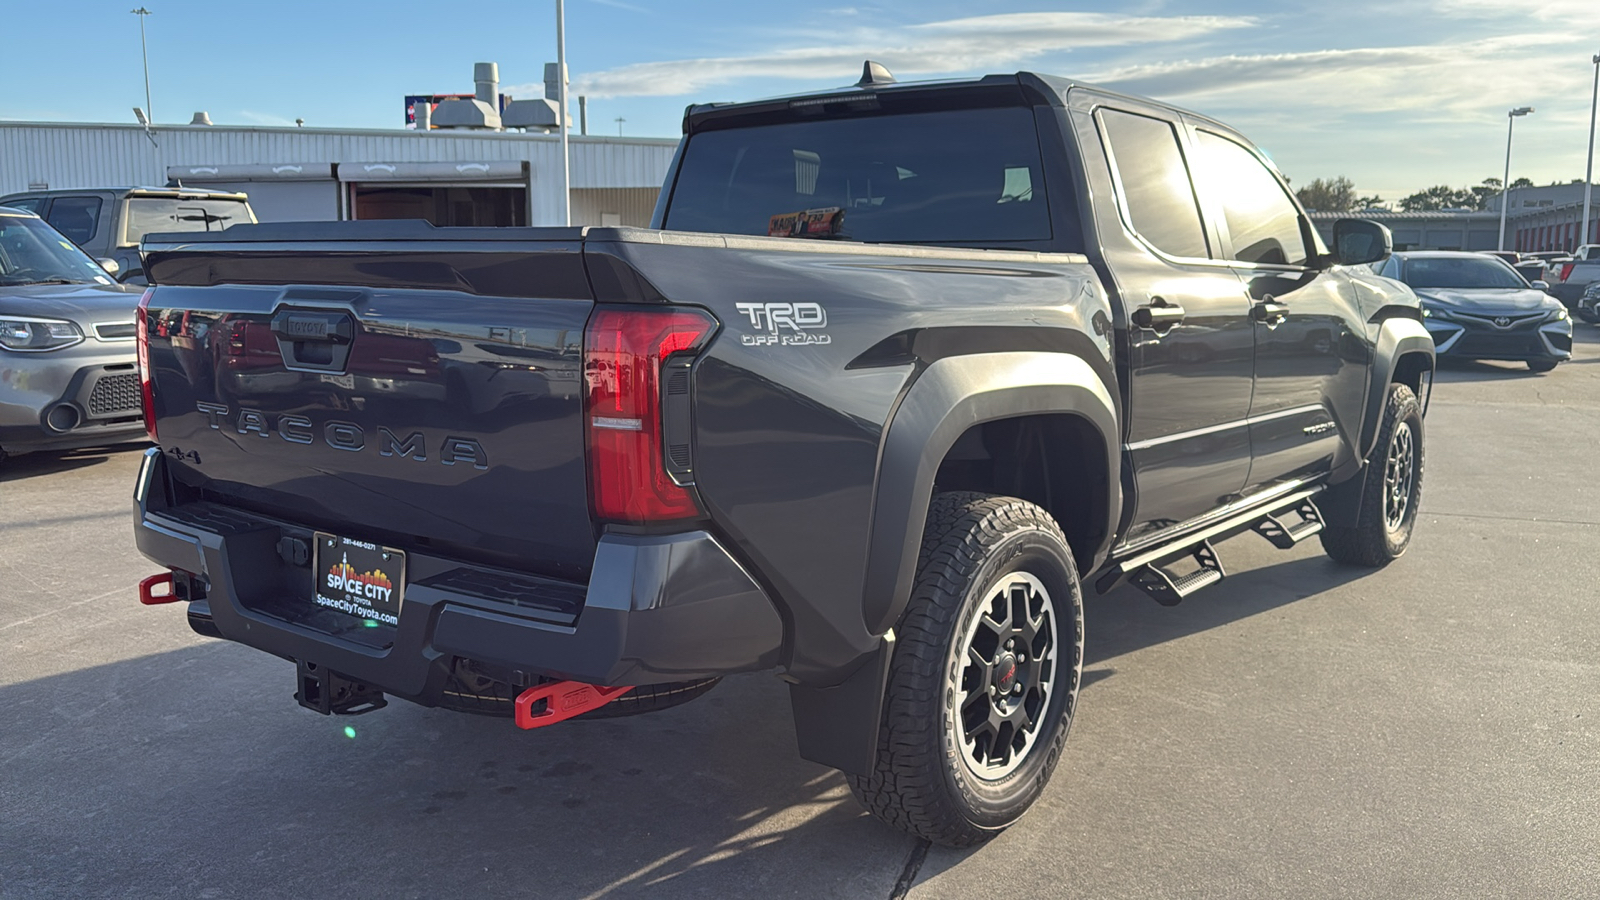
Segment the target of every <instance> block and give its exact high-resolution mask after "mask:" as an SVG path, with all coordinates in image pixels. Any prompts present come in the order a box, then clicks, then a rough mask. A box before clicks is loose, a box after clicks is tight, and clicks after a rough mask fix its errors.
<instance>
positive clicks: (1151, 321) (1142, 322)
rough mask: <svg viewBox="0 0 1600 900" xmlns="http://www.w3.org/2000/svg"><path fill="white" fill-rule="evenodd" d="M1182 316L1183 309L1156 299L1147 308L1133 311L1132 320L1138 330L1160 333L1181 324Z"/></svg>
mask: <svg viewBox="0 0 1600 900" xmlns="http://www.w3.org/2000/svg"><path fill="white" fill-rule="evenodd" d="M1183 316H1184V312H1183V307H1181V306H1179V305H1178V304H1176V303H1168V302H1167V301H1165V300H1162V299H1161V298H1160V297H1157V298H1155V300H1154V301H1153V302H1152V303H1151V304H1150V305H1149V306H1141V307H1139V308H1138V309H1135V310H1134V311H1133V317H1132V318H1133V324H1135V325H1137V326H1138V327H1140V328H1148V329H1150V330H1152V331H1161V330H1164V329H1167V328H1171V327H1172V326H1174V325H1177V324H1178V323H1179V322H1182V321H1183Z"/></svg>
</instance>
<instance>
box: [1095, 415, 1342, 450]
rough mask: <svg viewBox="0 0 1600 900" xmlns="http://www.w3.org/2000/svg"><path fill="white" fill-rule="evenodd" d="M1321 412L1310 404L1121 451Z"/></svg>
mask: <svg viewBox="0 0 1600 900" xmlns="http://www.w3.org/2000/svg"><path fill="white" fill-rule="evenodd" d="M1321 410H1323V407H1322V405H1321V404H1318V403H1311V404H1307V405H1305V406H1296V407H1293V408H1291V409H1280V410H1277V411H1276V412H1269V413H1262V414H1261V415H1259V416H1246V417H1245V418H1243V419H1235V420H1233V421H1232V422H1223V423H1221V424H1219V425H1207V426H1206V427H1204V428H1196V429H1194V430H1193V431H1181V432H1179V433H1177V434H1167V435H1162V436H1161V437H1154V438H1146V439H1145V440H1142V441H1134V442H1133V443H1131V444H1123V445H1122V449H1123V452H1126V453H1132V452H1133V451H1136V450H1148V449H1150V448H1151V447H1159V446H1161V445H1162V444H1170V443H1172V442H1173V441H1186V440H1189V439H1191V438H1197V437H1204V436H1206V435H1208V434H1217V433H1219V432H1223V431H1229V430H1232V429H1234V428H1248V427H1249V426H1251V425H1259V424H1261V423H1262V422H1271V421H1272V420H1274V419H1286V418H1288V417H1290V416H1298V415H1302V414H1304V413H1308V412H1316V411H1321Z"/></svg>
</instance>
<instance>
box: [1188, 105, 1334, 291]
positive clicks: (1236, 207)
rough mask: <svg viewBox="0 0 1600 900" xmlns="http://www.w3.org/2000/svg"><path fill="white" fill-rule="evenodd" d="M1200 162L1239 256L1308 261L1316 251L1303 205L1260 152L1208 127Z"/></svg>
mask: <svg viewBox="0 0 1600 900" xmlns="http://www.w3.org/2000/svg"><path fill="white" fill-rule="evenodd" d="M1196 168H1197V170H1198V172H1199V174H1200V184H1201V186H1202V189H1203V190H1204V191H1205V192H1206V194H1207V195H1208V196H1209V199H1210V200H1211V202H1212V203H1213V204H1214V208H1216V209H1220V210H1221V211H1222V216H1223V220H1224V221H1225V222H1226V223H1227V225H1228V233H1229V235H1231V236H1232V238H1233V257H1232V258H1233V259H1236V260H1238V261H1240V262H1248V263H1265V264H1269V265H1283V266H1303V265H1305V264H1306V262H1307V260H1308V258H1309V256H1310V254H1309V253H1308V252H1307V248H1306V238H1305V232H1304V231H1303V230H1302V229H1301V224H1300V210H1299V208H1297V207H1296V206H1295V205H1294V201H1292V200H1290V199H1289V193H1288V191H1287V190H1285V189H1284V187H1283V183H1282V182H1280V181H1279V180H1278V177H1277V176H1276V175H1274V174H1273V173H1272V170H1270V169H1268V168H1267V167H1266V165H1264V164H1263V163H1262V162H1261V160H1259V159H1257V158H1256V155H1255V154H1254V153H1251V152H1250V151H1249V150H1246V149H1245V148H1244V147H1243V146H1241V145H1240V144H1237V143H1235V142H1233V141H1231V140H1229V139H1227V138H1225V137H1221V136H1219V135H1215V134H1212V133H1210V132H1207V131H1202V132H1200V136H1199V160H1198V165H1197V167H1196Z"/></svg>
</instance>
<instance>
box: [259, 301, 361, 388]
mask: <svg viewBox="0 0 1600 900" xmlns="http://www.w3.org/2000/svg"><path fill="white" fill-rule="evenodd" d="M355 333H356V323H355V317H353V316H352V315H350V314H349V313H347V312H340V311H338V310H326V309H285V310H280V311H279V312H278V314H277V315H275V316H273V317H272V334H273V336H274V337H276V338H277V339H278V352H279V353H281V354H282V355H283V364H284V366H285V367H287V368H290V369H310V370H312V371H315V372H343V371H344V367H345V363H346V362H347V361H348V360H349V359H350V342H351V341H352V340H354V339H355Z"/></svg>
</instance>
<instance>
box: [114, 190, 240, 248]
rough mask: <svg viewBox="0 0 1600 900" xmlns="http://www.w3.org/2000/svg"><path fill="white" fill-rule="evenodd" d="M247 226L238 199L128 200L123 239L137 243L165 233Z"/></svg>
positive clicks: (163, 198) (169, 198) (139, 198)
mask: <svg viewBox="0 0 1600 900" xmlns="http://www.w3.org/2000/svg"><path fill="white" fill-rule="evenodd" d="M240 223H244V224H249V223H250V213H249V207H248V206H247V205H246V204H244V203H242V202H240V201H238V200H184V199H182V198H175V197H129V198H128V226H127V234H126V235H125V237H124V239H125V240H126V241H127V242H128V243H130V244H137V243H139V240H140V239H141V238H143V237H144V236H145V235H147V234H152V233H156V234H159V233H161V232H165V231H221V230H222V229H224V228H227V227H228V226H229V225H238V224H240Z"/></svg>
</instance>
